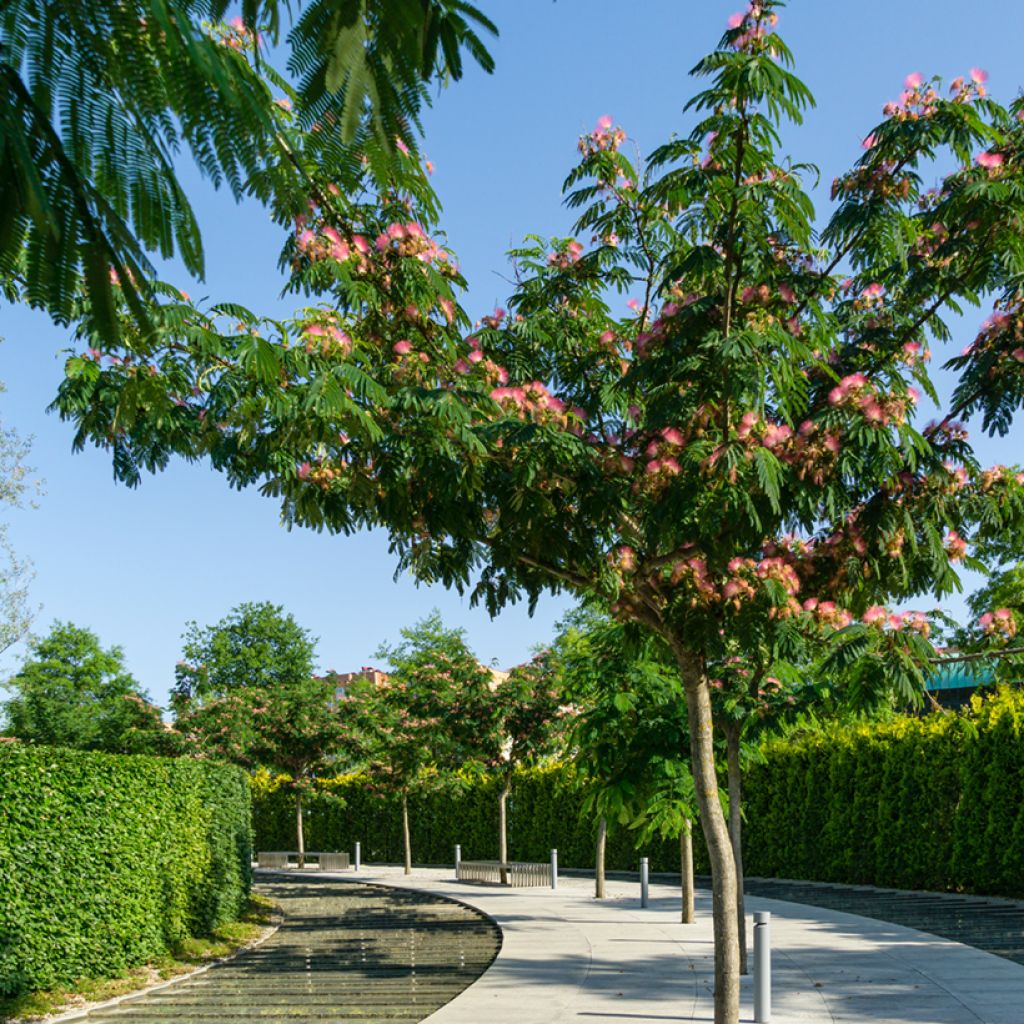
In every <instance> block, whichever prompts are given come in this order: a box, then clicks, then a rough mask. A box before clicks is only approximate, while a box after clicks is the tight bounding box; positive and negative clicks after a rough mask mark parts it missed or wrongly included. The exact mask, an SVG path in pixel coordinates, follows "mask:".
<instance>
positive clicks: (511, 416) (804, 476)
mask: <svg viewBox="0 0 1024 1024" xmlns="http://www.w3.org/2000/svg"><path fill="white" fill-rule="evenodd" d="M780 7H781V4H779V3H777V2H772V0H756V2H754V3H752V4H751V5H750V7H749V8H748V10H747V11H746V12H745V13H743V14H740V15H737V16H736V17H735V18H734V19H732V21H731V22H730V25H729V26H728V28H727V30H726V32H725V34H724V35H723V37H722V39H721V40H720V42H719V45H718V46H717V48H716V49H715V50H714V51H713V52H711V53H710V54H709V55H708V56H707V57H705V58H704V59H703V60H701V61H700V62H699V63H698V64H697V66H696V67H695V68H694V70H693V74H694V77H695V79H696V80H697V83H698V90H697V92H696V93H695V95H694V96H693V97H692V98H691V99H690V101H689V103H688V104H687V108H686V109H687V112H688V116H689V119H690V120H689V124H688V125H687V128H686V130H685V131H684V133H682V134H680V135H678V136H676V137H674V138H672V139H670V140H669V141H668V142H666V143H665V144H663V145H661V146H658V147H656V148H655V149H654V150H653V151H652V152H651V153H650V155H649V157H648V158H647V159H646V160H643V161H639V160H636V159H631V158H630V156H628V155H627V152H626V151H625V149H624V147H623V143H624V141H625V139H626V134H625V131H624V129H622V128H620V127H619V126H616V125H615V124H614V123H613V122H612V121H611V119H610V118H602V119H601V120H600V121H599V122H598V123H597V125H596V126H595V128H594V130H593V131H592V132H590V133H587V134H586V135H584V136H583V137H582V138H581V139H580V142H579V149H580V161H579V163H578V165H577V166H576V167H575V168H573V169H572V170H571V171H570V173H569V176H568V178H567V180H566V184H565V192H566V201H567V203H568V204H569V206H570V207H571V208H572V209H574V210H575V211H577V215H578V219H577V223H576V232H575V233H576V235H578V236H580V237H566V238H555V239H545V238H543V237H541V236H534V237H531V238H529V239H528V240H527V241H526V242H525V243H524V244H523V245H522V246H521V247H519V248H518V249H516V250H515V251H514V252H513V254H512V257H513V260H514V264H515V280H514V287H513V291H512V294H511V295H510V297H509V299H508V302H507V303H506V306H505V308H501V309H496V310H494V311H493V313H489V314H487V315H486V316H483V317H481V318H480V320H479V321H477V322H476V323H475V324H473V323H472V321H471V320H470V318H469V317H468V316H467V315H466V314H465V313H464V312H463V311H462V310H461V309H460V308H459V306H458V305H457V302H458V300H459V298H460V293H461V289H462V281H461V278H460V276H459V274H458V272H457V270H456V269H455V266H454V262H453V258H452V256H451V254H450V253H449V252H448V251H447V250H446V249H445V248H444V246H443V244H442V243H441V242H440V241H439V240H438V239H437V238H435V237H434V235H435V234H436V230H437V222H436V219H435V213H434V210H433V208H432V207H431V205H430V204H429V203H428V202H424V200H423V198H422V195H421V196H420V197H417V196H416V195H411V194H408V193H407V192H406V191H404V190H403V189H402V188H401V187H400V186H395V187H387V186H385V187H381V188H375V189H374V188H368V190H367V191H365V192H363V193H360V194H359V195H358V196H356V195H352V194H349V193H346V192H344V191H343V190H340V189H339V190H337V191H338V194H337V195H335V194H334V193H327V194H319V193H318V194H316V195H313V196H311V197H310V206H309V209H308V213H307V214H306V215H304V216H303V217H302V219H301V222H299V223H297V224H296V226H295V227H296V230H295V234H294V237H293V239H291V240H290V241H289V243H288V245H287V247H286V251H285V258H286V259H287V260H288V261H289V263H290V265H291V267H292V269H293V271H294V278H293V281H294V287H295V289H296V290H297V291H299V292H303V293H305V294H307V295H308V296H311V297H313V298H314V300H315V302H316V303H317V304H316V305H313V306H309V307H307V308H305V309H303V310H301V311H300V312H299V313H298V314H297V315H296V316H295V317H294V318H293V319H291V320H289V321H286V322H282V323H272V322H268V321H257V319H256V318H245V317H242V318H241V319H240V318H239V315H238V311H237V310H231V311H227V310H225V309H224V308H223V307H219V308H218V307H213V308H209V309H196V308H194V307H188V308H182V306H181V304H180V303H168V304H167V305H166V306H165V307H163V309H162V312H161V313H160V314H159V322H160V326H159V331H160V334H159V337H160V339H161V340H160V341H159V343H158V344H148V345H147V346H145V347H140V348H139V349H138V350H137V351H136V350H134V349H131V348H130V347H129V348H128V349H127V354H128V355H129V356H130V358H129V360H128V364H127V365H126V364H125V361H124V358H123V356H124V354H125V353H124V352H122V351H121V350H118V351H116V352H113V353H109V354H112V355H114V357H115V358H114V359H113V360H109V359H104V358H102V357H103V355H104V353H105V352H107V351H108V349H107V348H104V343H103V341H102V339H99V338H90V337H87V336H86V337H83V342H84V344H85V346H86V348H87V349H88V348H89V347H91V348H92V349H93V351H92V352H89V351H88V350H87V351H85V352H83V354H82V355H80V356H76V357H74V358H72V359H71V360H70V361H69V363H68V377H67V381H66V383H65V386H64V388H63V389H62V393H61V396H60V398H59V401H58V407H59V408H60V410H61V412H62V414H63V415H64V416H66V417H68V418H71V419H73V420H74V421H75V422H76V424H77V426H78V431H79V432H78V442H79V443H81V444H84V443H85V442H86V441H92V442H95V443H97V444H100V445H102V446H105V447H108V448H109V449H111V451H112V453H113V457H114V466H115V472H116V473H117V475H118V476H119V477H120V478H121V479H124V480H127V481H129V482H132V483H134V482H137V481H138V480H139V478H140V475H141V472H142V470H143V469H157V468H160V467H161V466H163V465H164V464H165V463H166V461H167V460H168V459H169V458H170V457H171V456H172V455H173V454H175V453H177V454H180V455H183V456H184V457H186V458H189V459H209V460H210V461H211V462H212V464H213V465H214V466H215V467H217V468H218V469H219V470H221V471H222V472H223V473H224V474H225V476H226V478H227V479H228V481H229V482H230V483H231V484H233V485H235V486H247V485H252V484H258V485H259V486H261V487H262V489H263V491H264V493H266V494H267V495H269V496H273V497H276V498H278V499H280V500H281V502H282V510H283V516H284V518H285V520H286V521H287V522H288V523H290V524H295V525H302V526H308V527H311V528H315V529H325V528H326V529H329V530H331V531H335V532H339V533H348V532H351V531H353V530H356V529H359V528H361V527H364V526H384V527H386V528H387V529H388V531H389V533H390V537H391V542H392V548H393V550H394V552H395V554H396V556H397V559H398V562H399V566H400V567H407V568H411V569H412V570H413V571H414V572H415V573H416V574H417V575H418V577H419V578H421V579H423V580H427V581H435V580H436V581H441V582H444V583H445V584H447V585H450V586H455V587H458V588H460V589H462V588H467V589H469V590H471V592H472V594H473V598H474V600H478V601H482V602H483V603H485V605H486V606H487V607H488V608H489V609H490V610H491V611H492V612H496V611H497V610H498V609H500V608H501V607H502V606H503V605H505V604H506V603H508V602H510V601H513V600H516V599H519V598H521V597H525V598H526V599H527V600H530V601H534V600H536V598H537V596H538V595H539V594H540V593H541V592H542V591H543V590H545V589H554V590H558V589H569V590H571V591H573V592H575V593H577V594H580V595H582V596H592V597H596V598H598V599H600V600H601V601H603V602H605V603H607V605H608V607H609V608H610V609H611V612H612V614H613V615H614V616H615V617H616V618H617V619H618V620H620V621H623V622H630V623H634V624H636V625H638V626H641V627H643V628H644V629H646V630H648V631H649V632H650V633H652V634H653V635H654V636H656V637H657V638H658V639H659V641H660V642H661V643H662V644H664V645H665V647H666V649H667V650H668V651H670V652H671V656H672V657H673V658H674V659H675V662H676V665H677V668H678V671H679V674H680V677H681V680H682V684H683V692H684V695H685V699H686V703H687V709H688V727H689V735H690V744H691V754H692V771H693V777H694V782H695V792H696V799H697V802H698V805H699V807H700V813H701V822H702V826H703V831H704V834H705V838H706V840H707V843H708V848H709V854H710V858H711V862H712V866H713V876H714V897H715V937H716V970H717V978H718V984H717V989H716V1009H715V1020H716V1024H733V1022H735V1020H736V1019H737V1014H738V1002H737V1001H738V952H737V951H738V942H737V931H736V920H735V914H734V913H733V911H732V910H731V908H732V907H733V904H734V902H735V890H736V873H735V866H734V865H733V864H732V852H731V849H730V844H729V836H728V833H727V830H726V826H725V821H724V817H723V814H722V807H721V803H720V801H719V799H718V784H717V777H716V770H715V763H714V748H713V744H712V731H713V725H712V705H711V690H712V686H711V681H712V679H713V678H715V677H714V676H713V675H712V674H711V670H712V668H713V667H714V666H715V665H717V664H720V663H722V662H723V661H724V660H725V659H726V658H728V657H730V656H732V655H734V654H735V653H736V648H737V646H738V647H739V648H740V650H741V651H750V650H753V649H755V648H757V647H758V646H765V645H766V646H769V647H771V648H772V649H778V648H780V645H783V646H784V641H785V640H786V637H787V635H788V636H789V637H790V638H791V639H792V640H793V643H794V644H796V643H797V642H798V641H801V642H802V641H803V640H804V639H809V640H812V641H813V640H815V638H826V637H827V638H834V640H835V643H836V645H837V647H838V649H839V652H840V653H838V654H837V658H838V659H839V660H838V662H837V664H838V666H839V667H840V668H841V667H842V666H843V665H844V664H849V663H852V662H853V661H855V660H857V659H862V658H863V657H864V655H865V654H867V653H871V652H872V651H874V652H877V653H878V658H879V661H878V665H879V671H877V672H876V673H875V674H874V676H873V677H865V684H866V685H885V686H888V685H891V684H892V683H893V681H894V680H895V681H900V680H901V681H902V683H903V684H905V685H906V687H907V688H908V691H909V690H912V688H913V687H914V686H920V684H921V680H922V666H923V665H924V664H925V663H926V662H927V660H928V657H929V656H930V654H931V648H930V645H929V642H928V635H927V634H928V628H927V627H928V623H927V620H926V618H925V616H923V615H922V614H920V613H908V614H903V613H899V614H898V613H894V612H893V611H892V610H891V609H890V607H889V606H890V605H891V604H892V603H894V602H897V601H903V600H907V599H910V598H912V597H915V596H918V595H924V594H928V595H936V596H942V595H944V594H947V593H949V592H951V591H952V590H954V589H956V588H957V587H958V586H959V580H958V576H957V572H956V567H957V565H958V564H965V565H968V566H971V567H981V566H982V565H983V563H982V562H980V561H978V560H977V559H975V557H974V554H977V553H979V552H983V551H984V545H985V543H986V542H987V540H988V539H989V538H992V537H998V536H1000V535H1004V534H1006V533H1008V532H1012V531H1018V532H1019V530H1020V529H1021V525H1022V517H1024V474H1022V473H1021V472H1020V471H1019V470H1017V469H1013V468H1008V467H992V468H988V469H983V468H982V467H980V466H979V465H978V463H977V460H976V458H975V456H974V454H973V452H972V449H971V447H970V445H969V443H968V437H967V431H966V429H965V427H964V425H963V418H964V417H970V416H972V415H978V416H980V419H981V423H982V427H983V429H986V430H990V431H1000V430H1005V429H1007V428H1008V425H1009V423H1010V420H1011V418H1012V416H1013V414H1014V413H1015V412H1016V411H1017V410H1018V409H1019V408H1020V406H1021V404H1022V402H1024V372H1022V361H1024V348H1022V347H1021V338H1022V336H1024V262H1022V255H1021V254H1022V252H1024V249H1022V247H1021V245H1020V238H1021V232H1020V223H1021V218H1022V217H1024V124H1022V122H1021V116H1020V115H1021V114H1022V113H1024V100H1018V101H1015V102H1014V103H1013V104H1011V105H1010V106H1009V107H1004V106H1002V105H1000V104H998V103H996V102H995V101H994V100H993V99H992V98H991V97H990V96H989V95H988V94H987V91H986V88H985V84H984V82H985V75H984V73H983V72H982V71H980V70H978V69H975V70H974V71H972V72H971V73H970V74H966V75H964V76H963V77H961V78H959V79H956V80H955V81H954V82H952V83H951V85H950V88H949V89H948V90H947V89H946V88H945V87H944V86H942V85H941V83H939V82H938V80H930V79H926V78H925V76H924V75H921V74H916V73H915V74H913V75H911V76H910V77H909V78H908V79H907V81H906V83H905V86H904V91H903V93H902V95H901V96H900V98H899V100H898V101H896V102H894V103H891V104H889V105H887V107H886V108H885V110H884V111H883V119H882V121H881V122H880V123H879V124H877V125H876V126H875V127H874V128H873V129H871V130H870V131H867V132H865V138H864V147H863V149H862V150H861V152H860V154H859V155H858V156H856V158H855V159H854V160H853V164H852V167H851V168H850V170H849V171H848V172H846V173H845V174H842V175H840V176H839V177H838V178H837V179H836V181H835V182H834V184H833V189H832V198H831V202H832V206H831V210H830V215H829V216H828V217H827V219H826V221H825V226H824V228H823V229H821V230H818V229H817V228H816V212H815V209H814V206H813V203H812V199H811V195H810V188H811V184H812V183H813V180H814V178H815V169H814V168H813V167H810V166H806V165H801V164H798V163H795V162H794V161H793V160H791V159H790V158H789V157H787V156H786V155H785V154H784V153H782V152H780V131H781V129H782V127H783V126H784V125H787V124H789V125H799V124H800V123H801V122H802V119H803V115H804V112H805V111H806V109H807V108H808V107H809V106H810V104H811V103H812V102H813V98H812V95H811V93H810V91H809V90H808V88H807V87H806V86H805V85H804V84H803V83H802V82H801V81H800V79H799V78H797V77H796V75H795V74H794V72H793V70H792V65H793V59H792V55H791V53H790V51H789V49H788V48H787V46H786V44H785V42H784V40H783V39H782V37H781V36H780V35H779V34H778V32H777V31H776V29H777V22H778V11H779V8H780ZM853 156H854V155H853V154H851V157H853ZM940 158H941V159H942V160H945V161H951V162H952V164H953V166H954V170H953V171H952V172H951V173H949V174H947V175H945V176H944V177H941V178H940V180H939V185H938V187H935V188H929V187H927V185H926V184H925V182H926V181H927V180H930V179H933V178H935V177H937V171H936V161H937V160H939V159H940ZM581 239H582V240H581ZM981 303H986V304H991V306H992V312H991V313H990V314H989V316H988V317H987V318H986V319H985V320H984V321H983V322H982V324H981V325H980V327H979V331H978V334H977V338H976V340H975V341H974V342H973V343H972V345H971V346H969V348H968V349H967V350H966V351H965V352H964V354H963V355H962V356H960V357H958V358H956V359H954V360H952V361H951V363H950V364H949V365H950V367H951V369H953V370H954V371H956V372H957V373H959V375H960V377H959V379H960V382H961V383H960V386H959V388H958V390H957V392H956V394H955V396H954V398H953V401H952V403H951V405H950V406H949V408H948V409H946V410H944V413H943V415H942V416H941V418H940V419H939V420H938V421H936V422H934V423H931V424H920V423H919V422H918V417H917V415H916V406H917V403H918V402H919V400H920V399H921V397H922V396H923V395H924V394H927V395H929V396H930V397H932V398H933V399H936V398H937V395H936V393H935V390H934V388H933V386H932V383H931V380H930V377H929V372H928V359H929V355H930V351H931V348H932V345H933V344H934V343H936V342H940V343H941V342H943V341H945V340H946V339H948V337H949V334H950V331H949V327H948V325H947V322H946V318H948V317H949V316H950V315H955V314H957V313H959V312H960V311H961V310H962V309H963V307H964V306H966V305H977V304H981ZM187 305H188V304H186V306H187ZM239 323H241V329H240V330H239ZM972 552H973V553H972ZM769 634H770V635H771V642H770V644H766V640H765V638H766V637H768V636H769Z"/></svg>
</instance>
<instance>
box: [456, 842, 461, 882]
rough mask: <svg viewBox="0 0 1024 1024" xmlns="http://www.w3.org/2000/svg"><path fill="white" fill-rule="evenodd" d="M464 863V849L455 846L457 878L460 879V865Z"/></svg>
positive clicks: (457, 845)
mask: <svg viewBox="0 0 1024 1024" xmlns="http://www.w3.org/2000/svg"><path fill="white" fill-rule="evenodd" d="M461 863H462V847H461V846H460V845H459V844H458V843H456V844H455V877H456V878H458V877H459V865H460V864H461Z"/></svg>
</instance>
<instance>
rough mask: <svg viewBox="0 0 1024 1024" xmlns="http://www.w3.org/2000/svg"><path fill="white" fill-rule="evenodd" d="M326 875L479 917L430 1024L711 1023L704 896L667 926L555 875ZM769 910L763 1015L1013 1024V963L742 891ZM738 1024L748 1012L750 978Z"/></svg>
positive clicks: (625, 895)
mask: <svg viewBox="0 0 1024 1024" xmlns="http://www.w3.org/2000/svg"><path fill="white" fill-rule="evenodd" d="M329 877H331V878H332V880H333V879H341V878H344V879H346V880H348V881H352V882H355V881H364V882H379V883H383V884H386V885H395V886H400V887H406V888H409V889H415V890H418V891H421V892H423V891H427V892H431V893H435V894H437V895H442V896H448V897H451V898H454V899H457V900H461V901H463V902H465V903H467V904H469V905H470V906H473V907H476V908H478V909H479V910H482V911H483V912H484V913H486V914H488V915H490V916H491V917H492V918H493V919H494V920H495V921H496V922H497V923H498V925H499V926H500V927H501V929H502V932H503V936H504V938H503V943H502V948H501V951H500V952H499V954H498V957H497V959H496V960H495V962H494V963H493V964H492V965H491V967H490V968H489V969H488V970H487V971H486V973H485V974H484V975H483V976H482V977H481V978H480V979H479V980H478V981H476V982H475V983H474V984H473V985H471V986H470V987H469V988H468V989H466V990H465V991H464V992H463V993H462V994H461V995H459V996H457V997H456V998H455V999H454V1000H453V1001H452V1002H451V1003H449V1004H448V1005H447V1006H444V1007H442V1008H441V1009H440V1010H438V1011H437V1012H436V1013H434V1014H432V1015H431V1016H430V1017H429V1018H427V1020H428V1021H429V1024H562V1022H567V1021H575V1022H577V1024H666V1022H676V1021H711V1020H712V1019H713V1013H712V998H711V992H712V959H711V956H712V943H711V923H710V916H711V907H710V895H709V894H707V893H698V898H697V917H698V923H697V924H694V925H683V924H680V923H679V899H678V895H677V892H676V890H675V889H670V888H668V887H666V886H657V885H652V886H651V906H650V907H649V908H648V909H646V910H641V909H640V906H639V891H638V886H637V885H636V883H630V882H614V881H612V882H609V884H608V894H609V898H608V899H606V900H603V901H597V900H595V899H594V898H593V884H594V883H593V881H592V880H589V879H575V878H560V879H559V888H558V890H557V891H555V892H553V891H551V890H550V889H516V890H510V889H500V888H498V887H485V886H475V885H470V884H467V883H459V882H456V881H454V879H453V877H452V873H451V872H450V871H444V872H442V871H435V870H419V869H418V870H416V871H415V872H414V874H413V875H412V876H404V875H403V874H402V873H401V870H400V869H395V868H374V867H370V868H367V867H366V866H365V865H364V867H363V869H362V870H361V871H360V872H359V873H358V874H355V873H353V872H347V873H345V874H344V875H331V876H329ZM755 910H770V911H771V912H772V945H773V950H774V962H773V971H774V978H773V985H774V999H773V1015H772V1022H773V1024H829V1022H843V1024H854V1022H860V1024H866V1022H871V1024H1022V1022H1024V966H1022V965H1020V964H1016V963H1011V962H1010V961H1008V960H1004V959H1002V958H1001V957H997V956H993V955H991V954H989V953H983V952H981V951H980V950H977V949H973V948H971V947H969V946H963V945H960V944H959V943H955V942H951V941H949V940H947V939H940V938H937V937H936V936H933V935H929V934H926V933H924V932H919V931H914V930H913V929H910V928H904V927H900V926H898V925H890V924H886V923H884V922H881V921H876V920H871V919H869V918H864V917H859V916H856V915H853V914H845V913H839V912H837V911H832V910H826V909H822V908H819V907H810V906H806V905H803V904H797V903H785V902H782V901H779V900H770V899H753V898H751V899H749V900H748V911H749V912H753V911H755ZM741 1020H743V1021H752V1020H753V1008H752V989H751V985H750V979H749V978H745V979H744V980H743V998H742V1006H741Z"/></svg>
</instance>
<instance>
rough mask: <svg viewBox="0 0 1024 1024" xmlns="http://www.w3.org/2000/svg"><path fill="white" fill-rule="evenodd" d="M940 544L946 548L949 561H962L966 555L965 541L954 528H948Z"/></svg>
mask: <svg viewBox="0 0 1024 1024" xmlns="http://www.w3.org/2000/svg"><path fill="white" fill-rule="evenodd" d="M942 546H943V547H944V548H945V549H946V554H947V555H948V556H949V560H950V561H951V562H962V561H963V560H964V558H965V556H966V555H967V541H966V540H964V538H963V537H961V536H960V534H959V533H957V531H956V530H950V531H949V533H947V534H946V539H945V540H944V541H943V545H942Z"/></svg>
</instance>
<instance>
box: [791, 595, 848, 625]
mask: <svg viewBox="0 0 1024 1024" xmlns="http://www.w3.org/2000/svg"><path fill="white" fill-rule="evenodd" d="M803 610H804V611H805V612H807V613H808V614H809V615H810V616H812V617H813V618H814V620H815V621H816V622H817V623H818V625H820V626H826V627H828V628H830V629H846V627H847V626H849V625H850V623H851V622H853V615H851V614H850V612H848V611H847V610H846V609H845V608H840V607H839V606H838V605H837V604H836V603H835V601H819V600H818V599H817V598H816V597H809V598H808V599H807V600H806V601H804V603H803Z"/></svg>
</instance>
